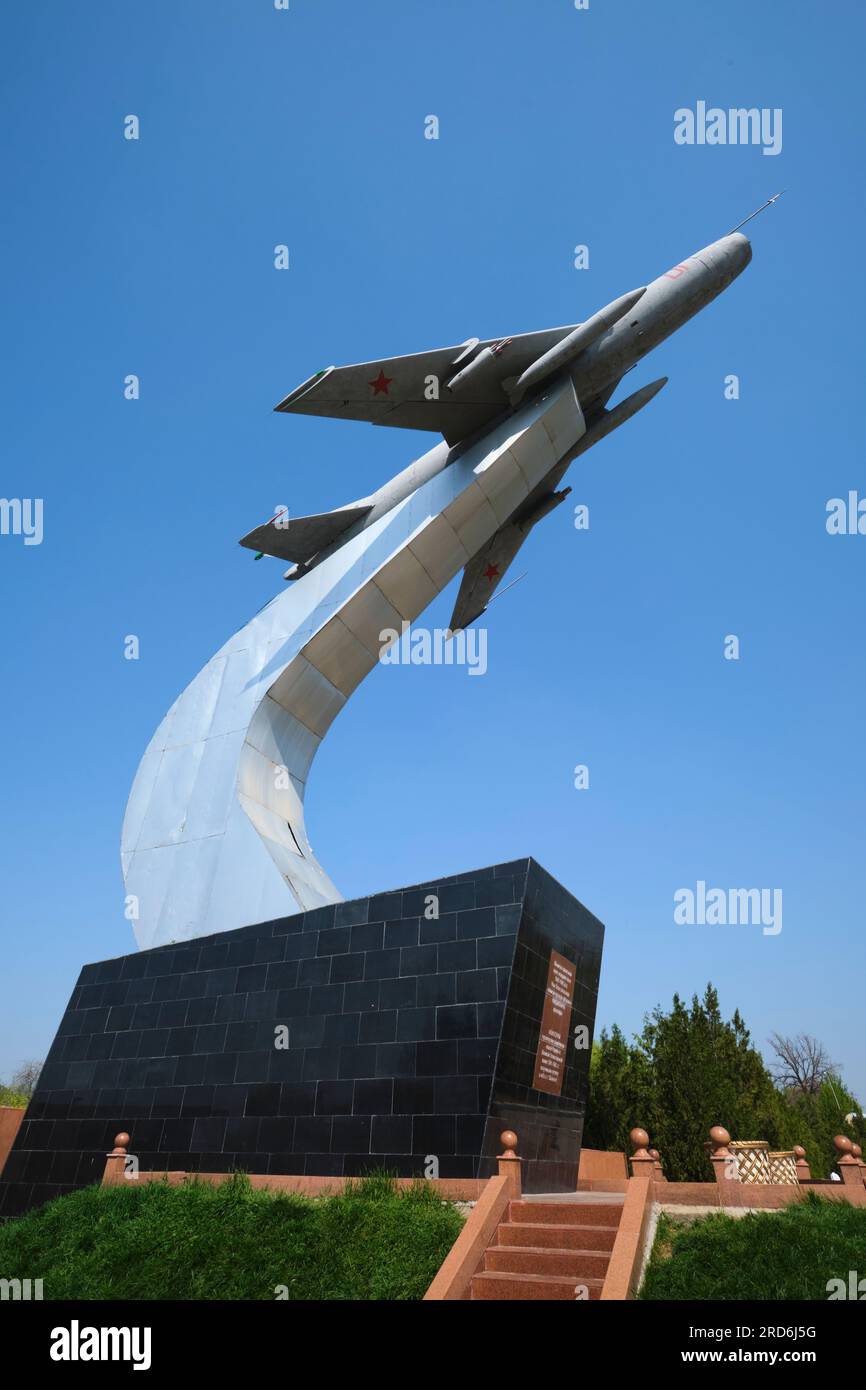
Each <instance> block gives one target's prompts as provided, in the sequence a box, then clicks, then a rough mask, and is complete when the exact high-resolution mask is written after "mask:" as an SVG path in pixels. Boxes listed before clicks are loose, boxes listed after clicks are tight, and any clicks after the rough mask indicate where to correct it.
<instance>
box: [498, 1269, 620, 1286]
mask: <svg viewBox="0 0 866 1390" xmlns="http://www.w3.org/2000/svg"><path fill="white" fill-rule="evenodd" d="M472 1278H473V1280H475V1279H483V1280H484V1282H485V1283H486V1284H489V1283H512V1284H514V1283H517V1284H573V1283H574V1277H573V1275H570V1274H523V1273H520V1274H518V1273H516V1272H515V1271H512V1270H506V1269H482V1270H480V1271H479V1272H478V1274H473V1276H472ZM580 1282H581V1284H586V1285H587V1287H589V1285H592V1287H593V1288H601V1286H602V1285H603V1283H604V1280H603V1279H599V1277H598V1275H593V1276H592V1277H590V1278H587V1279H581V1281H580Z"/></svg>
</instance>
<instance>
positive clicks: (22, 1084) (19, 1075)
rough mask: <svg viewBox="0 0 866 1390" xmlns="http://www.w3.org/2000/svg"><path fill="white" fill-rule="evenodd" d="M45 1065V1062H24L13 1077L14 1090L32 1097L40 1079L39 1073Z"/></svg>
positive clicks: (29, 1097) (28, 1097)
mask: <svg viewBox="0 0 866 1390" xmlns="http://www.w3.org/2000/svg"><path fill="white" fill-rule="evenodd" d="M43 1066H44V1063H43V1062H34V1061H30V1062H22V1063H21V1066H20V1067H19V1068H18V1070H17V1071H16V1072H15V1074H14V1076H13V1077H12V1086H11V1088H12V1090H13V1091H18V1092H19V1093H20V1094H21V1095H22V1096H26V1097H27V1099H28V1100H30V1099H31V1097H32V1095H33V1092H34V1091H35V1090H36V1086H37V1084H38V1081H39V1075H40V1073H41V1071H42V1068H43Z"/></svg>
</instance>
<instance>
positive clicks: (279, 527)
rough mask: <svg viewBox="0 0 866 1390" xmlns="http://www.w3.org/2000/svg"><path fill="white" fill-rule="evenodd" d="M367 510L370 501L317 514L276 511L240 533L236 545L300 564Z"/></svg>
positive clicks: (351, 524)
mask: <svg viewBox="0 0 866 1390" xmlns="http://www.w3.org/2000/svg"><path fill="white" fill-rule="evenodd" d="M371 510H372V504H364V505H363V506H354V507H341V508H340V510H339V511H336V512H322V513H321V515H319V516H294V517H293V516H287V515H286V513H285V512H280V513H278V515H277V516H273V517H271V518H270V519H269V520H268V521H266V522H264V524H263V525H261V526H256V528H255V530H253V531H250V532H249V534H248V535H246V536H243V537H242V538H241V540H240V542H239V544H240V545H245V546H246V547H247V549H248V550H258V551H259V552H260V553H261V554H262V555H273V556H274V557H275V558H276V559H277V560H293V561H294V562H295V564H299V565H300V564H303V563H304V562H305V561H306V560H311V559H312V558H313V556H314V555H318V553H319V551H320V550H324V549H326V547H327V546H329V545H330V544H331V543H332V541H335V540H337V539H338V538H339V537H340V536H342V534H343V532H344V531H348V529H349V527H350V526H353V525H354V524H355V522H356V521H360V520H361V518H362V517H364V516H366V515H367V513H368V512H370V511H371Z"/></svg>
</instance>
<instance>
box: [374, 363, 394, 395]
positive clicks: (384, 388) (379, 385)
mask: <svg viewBox="0 0 866 1390" xmlns="http://www.w3.org/2000/svg"><path fill="white" fill-rule="evenodd" d="M393 380H394V378H393V377H392V376H386V375H385V369H384V368H380V370H379V375H378V376H377V377H376V380H375V381H371V382H369V383H368V384H369V385H370V386H372V388H373V395H374V396H387V394H388V387H389V386H390V385H391V383H392V381H393Z"/></svg>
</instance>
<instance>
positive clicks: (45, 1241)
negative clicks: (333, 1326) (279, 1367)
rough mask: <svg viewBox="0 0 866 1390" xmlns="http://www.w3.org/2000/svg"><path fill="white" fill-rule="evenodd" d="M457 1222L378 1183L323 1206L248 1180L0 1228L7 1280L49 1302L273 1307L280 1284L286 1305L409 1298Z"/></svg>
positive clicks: (424, 1195) (88, 1195) (75, 1201)
mask: <svg viewBox="0 0 866 1390" xmlns="http://www.w3.org/2000/svg"><path fill="white" fill-rule="evenodd" d="M462 1224H463V1223H462V1218H461V1216H460V1214H459V1212H458V1211H457V1210H456V1209H455V1208H454V1207H453V1206H449V1205H443V1204H442V1202H441V1200H440V1199H439V1198H438V1197H437V1196H436V1195H435V1193H434V1192H433V1191H432V1189H430V1188H427V1187H424V1186H423V1185H420V1184H419V1185H418V1186H417V1187H416V1188H413V1189H409V1190H408V1191H404V1192H400V1193H398V1192H397V1191H396V1190H395V1189H394V1187H393V1185H392V1184H391V1183H390V1182H389V1181H388V1179H387V1178H386V1179H383V1178H380V1177H374V1178H368V1179H364V1180H363V1181H362V1182H360V1183H357V1184H355V1185H353V1187H352V1189H351V1190H350V1191H349V1192H347V1193H346V1194H341V1195H339V1196H336V1197H332V1198H327V1199H319V1200H316V1201H311V1200H309V1199H308V1198H304V1197H296V1196H293V1195H279V1196H271V1195H270V1194H268V1193H266V1192H254V1191H253V1190H252V1189H251V1188H250V1185H249V1182H248V1181H247V1180H246V1179H245V1178H243V1177H235V1178H233V1179H232V1180H231V1181H230V1182H227V1183H225V1184H223V1185H222V1186H221V1187H209V1186H206V1185H205V1184H198V1183H187V1184H185V1185H184V1186H183V1187H174V1188H170V1187H168V1186H167V1185H166V1184H165V1183H147V1184H144V1183H143V1184H141V1186H138V1187H137V1186H136V1185H135V1183H133V1182H129V1183H124V1185H123V1186H122V1187H114V1188H100V1187H88V1188H85V1189H84V1190H82V1191H81V1192H76V1193H72V1194H71V1195H70V1196H68V1197H61V1198H58V1200H56V1201H54V1202H50V1203H49V1204H48V1205H47V1206H44V1207H41V1208H40V1209H39V1210H38V1211H34V1212H30V1213H29V1214H28V1215H26V1216H24V1217H22V1218H20V1219H19V1220H17V1221H11V1222H8V1223H7V1224H6V1225H0V1271H2V1274H3V1277H4V1278H7V1279H12V1278H20V1279H27V1278H29V1279H38V1278H42V1279H44V1281H45V1286H44V1296H45V1298H52V1299H58V1298H85V1299H108V1298H122V1299H274V1298H275V1297H277V1294H276V1292H275V1290H276V1288H277V1286H278V1285H286V1286H287V1287H288V1297H289V1298H290V1299H413V1298H420V1297H421V1296H422V1295H423V1294H424V1292H425V1291H426V1289H427V1287H428V1285H429V1284H430V1282H431V1280H432V1278H433V1276H434V1274H435V1273H436V1271H437V1269H438V1268H439V1266H440V1264H441V1263H442V1260H443V1259H444V1258H445V1255H446V1254H447V1252H448V1250H449V1249H450V1247H451V1245H452V1244H453V1242H454V1240H455V1238H456V1236H457V1234H458V1232H459V1231H460V1228H461V1226H462ZM282 1296H283V1297H286V1294H285V1293H284V1294H283V1295H282Z"/></svg>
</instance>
